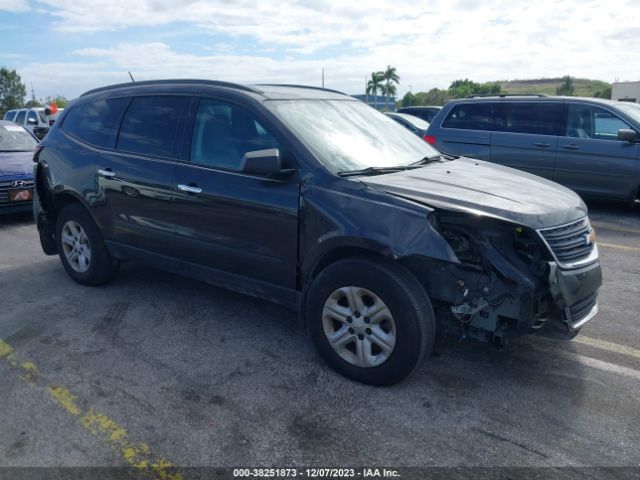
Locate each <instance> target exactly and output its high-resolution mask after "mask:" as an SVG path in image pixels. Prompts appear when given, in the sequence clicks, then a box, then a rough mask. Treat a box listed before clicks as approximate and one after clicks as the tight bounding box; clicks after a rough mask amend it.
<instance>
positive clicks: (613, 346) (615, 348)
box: [573, 335, 640, 358]
mask: <svg viewBox="0 0 640 480" xmlns="http://www.w3.org/2000/svg"><path fill="white" fill-rule="evenodd" d="M573 342H576V343H581V344H582V345H588V346H590V347H595V348H599V349H600V350H607V351H609V352H613V353H619V354H621V355H627V356H629V357H635V358H640V350H638V349H636V348H632V347H627V346H626V345H619V344H617V343H613V342H607V341H606V340H600V339H598V338H592V337H585V336H584V335H578V336H577V337H576V338H574V339H573Z"/></svg>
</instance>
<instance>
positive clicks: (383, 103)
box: [351, 95, 396, 112]
mask: <svg viewBox="0 0 640 480" xmlns="http://www.w3.org/2000/svg"><path fill="white" fill-rule="evenodd" d="M351 96H352V97H353V98H357V99H358V100H360V101H361V102H364V103H366V104H368V105H369V106H371V107H373V108H377V109H378V110H381V111H384V112H395V111H396V97H389V99H388V102H387V97H385V96H384V95H378V102H377V103H376V97H375V96H373V95H351Z"/></svg>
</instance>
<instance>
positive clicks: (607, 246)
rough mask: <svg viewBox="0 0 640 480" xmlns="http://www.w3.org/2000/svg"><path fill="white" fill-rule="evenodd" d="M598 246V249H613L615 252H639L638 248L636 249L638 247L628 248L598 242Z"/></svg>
mask: <svg viewBox="0 0 640 480" xmlns="http://www.w3.org/2000/svg"><path fill="white" fill-rule="evenodd" d="M598 246H599V247H605V248H615V249H617V250H622V251H625V252H640V248H638V247H629V246H627V245H618V244H617V243H604V242H598Z"/></svg>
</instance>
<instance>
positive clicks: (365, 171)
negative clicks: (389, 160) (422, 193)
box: [336, 164, 420, 177]
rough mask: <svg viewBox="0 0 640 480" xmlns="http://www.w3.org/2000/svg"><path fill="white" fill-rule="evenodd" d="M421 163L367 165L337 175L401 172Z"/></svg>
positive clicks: (351, 175)
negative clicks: (383, 165) (387, 165)
mask: <svg viewBox="0 0 640 480" xmlns="http://www.w3.org/2000/svg"><path fill="white" fill-rule="evenodd" d="M419 167H420V165H413V164H412V165H397V166H393V167H367V168H363V169H361V170H345V171H343V172H338V173H337V174H336V175H338V176H340V177H354V176H356V175H382V174H385V173H393V172H401V171H402V170H412V169H414V168H419Z"/></svg>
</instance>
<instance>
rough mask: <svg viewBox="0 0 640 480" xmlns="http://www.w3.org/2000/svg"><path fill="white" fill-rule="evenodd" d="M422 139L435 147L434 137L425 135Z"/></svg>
mask: <svg viewBox="0 0 640 480" xmlns="http://www.w3.org/2000/svg"><path fill="white" fill-rule="evenodd" d="M422 139H423V140H424V141H425V142H427V143H428V144H429V145H435V144H436V137H434V136H433V135H426V134H425V136H424V137H422Z"/></svg>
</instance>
